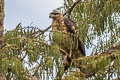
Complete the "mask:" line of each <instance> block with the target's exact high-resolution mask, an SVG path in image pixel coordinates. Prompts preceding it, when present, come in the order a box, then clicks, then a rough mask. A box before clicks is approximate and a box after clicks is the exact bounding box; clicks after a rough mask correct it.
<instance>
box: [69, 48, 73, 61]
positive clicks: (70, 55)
mask: <svg viewBox="0 0 120 80" xmlns="http://www.w3.org/2000/svg"><path fill="white" fill-rule="evenodd" d="M69 57H70V58H71V59H72V50H71V49H70V54H69Z"/></svg>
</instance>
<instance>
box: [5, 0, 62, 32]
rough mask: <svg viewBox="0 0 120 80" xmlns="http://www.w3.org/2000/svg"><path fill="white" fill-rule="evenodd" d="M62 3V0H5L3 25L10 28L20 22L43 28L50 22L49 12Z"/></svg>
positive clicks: (23, 24)
mask: <svg viewBox="0 0 120 80" xmlns="http://www.w3.org/2000/svg"><path fill="white" fill-rule="evenodd" d="M62 5H63V0H5V21H4V27H5V29H7V30H11V29H14V28H15V26H16V25H17V24H18V23H20V22H21V23H22V26H29V25H33V26H36V27H39V28H40V29H45V28H47V27H48V26H49V25H50V24H51V19H49V13H50V12H52V10H54V9H56V8H58V7H60V6H62Z"/></svg>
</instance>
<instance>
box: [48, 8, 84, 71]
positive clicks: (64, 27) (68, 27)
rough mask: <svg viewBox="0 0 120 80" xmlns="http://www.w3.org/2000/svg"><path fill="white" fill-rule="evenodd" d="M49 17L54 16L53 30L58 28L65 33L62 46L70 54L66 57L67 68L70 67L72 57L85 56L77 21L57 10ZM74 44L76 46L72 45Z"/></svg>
mask: <svg viewBox="0 0 120 80" xmlns="http://www.w3.org/2000/svg"><path fill="white" fill-rule="evenodd" d="M49 17H50V18H52V20H53V21H52V24H51V26H52V30H55V29H56V30H58V31H60V32H62V33H61V34H64V36H63V39H64V40H63V41H62V43H61V45H60V47H61V48H62V49H63V50H65V51H66V52H67V53H68V55H67V56H65V58H64V65H65V70H67V69H68V68H69V67H70V63H71V61H72V59H77V58H79V57H81V56H85V55H86V54H85V48H84V45H83V43H82V41H81V39H80V36H79V34H78V31H77V30H76V26H75V23H74V22H73V21H72V20H71V19H69V18H64V16H63V14H61V13H60V12H58V11H57V10H53V12H51V13H50V14H49ZM71 45H72V46H74V48H73V47H72V48H71V47H70V46H71Z"/></svg>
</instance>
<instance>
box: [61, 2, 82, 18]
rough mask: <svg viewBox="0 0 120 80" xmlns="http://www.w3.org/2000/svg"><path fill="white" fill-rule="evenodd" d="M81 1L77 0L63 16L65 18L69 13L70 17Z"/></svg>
mask: <svg viewBox="0 0 120 80" xmlns="http://www.w3.org/2000/svg"><path fill="white" fill-rule="evenodd" d="M80 1H81V0H77V1H76V2H75V3H74V4H73V5H72V6H71V7H70V8H69V9H68V11H66V12H65V13H64V14H63V15H64V16H65V15H66V14H67V13H68V14H69V15H70V14H71V12H72V10H73V9H74V7H75V6H76V5H77V4H78V3H79V2H80Z"/></svg>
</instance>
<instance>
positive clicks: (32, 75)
mask: <svg viewBox="0 0 120 80" xmlns="http://www.w3.org/2000/svg"><path fill="white" fill-rule="evenodd" d="M41 63H42V62H41V61H40V64H39V65H38V67H37V69H36V70H35V72H34V74H33V75H32V76H35V75H36V74H37V72H38V70H39V67H40V66H41Z"/></svg>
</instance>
